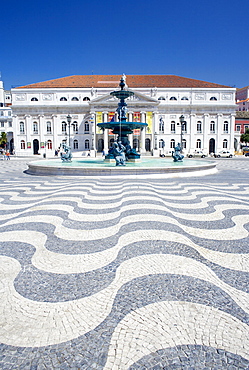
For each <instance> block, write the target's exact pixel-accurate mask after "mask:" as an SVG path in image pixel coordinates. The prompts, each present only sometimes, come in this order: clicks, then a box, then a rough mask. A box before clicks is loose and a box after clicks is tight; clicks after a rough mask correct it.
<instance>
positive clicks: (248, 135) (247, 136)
mask: <svg viewBox="0 0 249 370" xmlns="http://www.w3.org/2000/svg"><path fill="white" fill-rule="evenodd" d="M240 141H241V143H246V144H247V143H249V128H247V129H246V130H245V133H244V134H241V135H240Z"/></svg>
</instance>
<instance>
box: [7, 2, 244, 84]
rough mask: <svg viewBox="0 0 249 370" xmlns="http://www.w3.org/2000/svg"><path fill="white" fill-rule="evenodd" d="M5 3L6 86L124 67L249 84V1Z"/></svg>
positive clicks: (114, 71)
mask: <svg viewBox="0 0 249 370" xmlns="http://www.w3.org/2000/svg"><path fill="white" fill-rule="evenodd" d="M0 10H1V22H0V34H1V42H0V45H1V47H0V71H1V74H2V80H3V81H4V86H5V89H9V88H11V86H20V85H26V84H30V83H34V82H40V81H45V80H50V79H54V78H60V77H65V76H70V75H85V74H86V75H89V74H119V75H121V74H122V73H125V74H174V75H178V76H183V77H189V78H195V79H199V80H204V81H209V82H215V83H220V84H225V85H230V86H234V85H235V86H236V87H243V86H247V85H249V63H248V61H249V47H248V36H249V27H248V24H249V23H248V14H249V1H248V0H245V1H234V0H233V1H231V0H198V1H197V0H190V1H186V0H170V1H169V0H154V1H153V0H126V1H117V0H116V1H114V0H88V1H86V0H71V1H65V0H61V1H57V0H56V1H55V0H43V1H40V0H36V1H35V0H32V1H31V0H23V1H20V0H13V1H2V2H1V5H0Z"/></svg>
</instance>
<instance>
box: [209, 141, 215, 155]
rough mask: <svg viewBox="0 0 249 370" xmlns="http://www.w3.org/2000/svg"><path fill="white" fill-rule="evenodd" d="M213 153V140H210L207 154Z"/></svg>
mask: <svg viewBox="0 0 249 370" xmlns="http://www.w3.org/2000/svg"><path fill="white" fill-rule="evenodd" d="M211 153H215V140H214V139H210V140H209V154H211Z"/></svg>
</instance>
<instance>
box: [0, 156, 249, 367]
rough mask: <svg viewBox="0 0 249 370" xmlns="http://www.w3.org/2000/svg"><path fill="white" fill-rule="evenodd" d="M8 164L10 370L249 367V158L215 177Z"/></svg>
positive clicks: (4, 172) (4, 284)
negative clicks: (73, 173) (77, 172)
mask: <svg viewBox="0 0 249 370" xmlns="http://www.w3.org/2000/svg"><path fill="white" fill-rule="evenodd" d="M26 162H27V160H25V159H17V158H12V159H11V160H10V161H1V162H0V169H1V174H0V178H1V185H0V210H1V212H0V230H1V239H0V244H1V248H0V250H1V253H0V275H1V277H0V298H1V299H0V343H1V344H0V368H1V369H8V370H9V369H32V370H35V369H105V370H107V369H110V370H115V369H117V370H123V369H248V368H249V338H248V333H249V331H248V324H249V296H248V290H249V288H248V281H249V279H248V276H249V274H248V271H249V263H248V242H249V238H248V232H249V226H248V225H249V224H248V223H249V185H248V179H249V176H248V173H249V158H233V159H219V160H217V163H218V165H217V168H218V170H219V171H218V173H217V174H215V175H209V176H205V177H191V178H187V177H185V178H171V179H147V180H144V179H143V180H139V179H136V180H134V179H133V180H129V179H125V178H122V179H115V178H106V177H105V178H97V177H95V178H93V177H91V178H81V177H59V176H57V177H44V176H41V177H39V176H30V175H27V174H25V173H24V172H23V171H24V170H25V169H26Z"/></svg>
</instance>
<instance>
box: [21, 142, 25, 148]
mask: <svg viewBox="0 0 249 370" xmlns="http://www.w3.org/2000/svg"><path fill="white" fill-rule="evenodd" d="M21 149H25V141H24V140H21Z"/></svg>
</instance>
